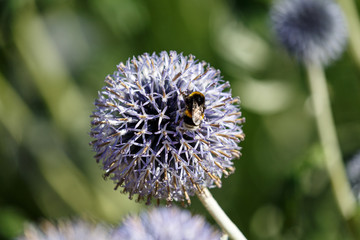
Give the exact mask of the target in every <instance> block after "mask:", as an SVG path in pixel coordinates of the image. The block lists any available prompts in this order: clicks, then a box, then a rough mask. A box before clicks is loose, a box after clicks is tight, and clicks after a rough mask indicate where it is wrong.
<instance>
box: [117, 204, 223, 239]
mask: <svg viewBox="0 0 360 240" xmlns="http://www.w3.org/2000/svg"><path fill="white" fill-rule="evenodd" d="M220 237H221V234H220V232H218V231H216V230H215V229H213V228H212V227H211V226H210V225H209V224H208V223H207V222H206V221H205V219H204V218H203V217H201V216H199V215H197V216H192V215H191V213H190V212H189V211H187V210H180V209H178V208H173V207H172V208H154V209H152V210H150V211H149V212H143V213H142V214H141V215H140V216H130V217H128V218H127V219H125V221H124V222H123V224H122V226H121V227H119V228H118V229H117V230H115V231H114V233H113V239H128V240H168V239H173V240H182V239H188V240H195V239H196V240H215V239H217V240H219V239H220Z"/></svg>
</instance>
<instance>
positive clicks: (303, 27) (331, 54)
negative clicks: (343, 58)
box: [271, 0, 347, 65]
mask: <svg viewBox="0 0 360 240" xmlns="http://www.w3.org/2000/svg"><path fill="white" fill-rule="evenodd" d="M271 20H272V25H273V28H274V31H275V33H276V35H277V38H278V40H279V41H280V43H281V44H282V45H283V46H284V47H285V49H286V50H287V51H288V52H289V53H290V54H291V55H293V56H294V57H295V58H297V59H298V60H299V61H301V62H311V63H316V64H320V65H327V64H328V63H329V62H331V61H332V60H335V59H337V58H338V57H339V56H340V55H341V53H342V52H343V49H344V46H345V43H346V39H347V30H346V23H345V18H344V16H343V13H342V11H341V9H340V7H339V6H338V5H337V4H336V3H335V2H333V1H332V0H282V1H278V2H277V3H276V4H275V5H274V6H273V8H272V11H271Z"/></svg>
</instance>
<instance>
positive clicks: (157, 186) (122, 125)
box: [91, 51, 244, 203]
mask: <svg viewBox="0 0 360 240" xmlns="http://www.w3.org/2000/svg"><path fill="white" fill-rule="evenodd" d="M117 69H118V70H117V71H115V72H114V74H113V75H109V76H107V77H106V79H105V82H106V84H107V86H106V87H104V88H103V89H102V91H101V92H100V93H99V96H98V99H97V100H96V101H95V107H96V108H95V110H94V111H93V114H92V117H93V121H92V122H91V124H92V128H91V136H92V137H93V138H95V140H94V141H92V143H91V144H92V145H93V148H94V150H95V151H96V153H97V154H96V156H95V158H96V159H97V161H98V162H101V163H102V165H103V169H104V171H105V176H106V177H107V176H109V177H110V178H111V179H112V180H113V181H114V182H115V183H116V187H115V189H116V188H117V187H119V186H121V187H122V188H123V192H127V193H129V196H130V198H131V197H132V196H133V195H134V194H138V200H142V199H147V202H148V203H149V202H150V200H151V199H152V198H156V199H159V200H160V199H166V200H167V201H172V200H175V201H184V200H186V201H187V202H188V203H190V198H189V196H191V195H194V193H195V192H197V191H201V189H202V188H203V187H214V186H215V185H217V186H220V185H221V180H220V178H221V177H222V175H223V174H224V175H228V174H229V173H231V172H233V171H234V168H233V162H232V160H233V159H234V158H238V157H240V151H239V150H240V148H239V146H238V143H239V142H240V140H241V139H243V137H244V135H243V132H242V129H241V126H240V125H239V124H240V123H241V122H242V121H243V120H244V119H243V118H241V112H240V110H239V106H238V105H237V104H236V103H237V102H238V100H239V99H238V98H233V97H232V96H231V92H230V90H228V89H229V87H230V85H229V83H228V82H224V81H223V80H222V78H221V76H220V72H219V71H218V70H215V69H214V68H212V67H210V66H209V65H208V64H206V63H204V62H198V61H197V60H195V58H194V57H193V56H192V55H190V56H187V57H186V56H183V55H182V54H177V53H176V52H174V51H172V52H170V53H169V54H168V53H167V52H161V53H160V55H156V54H155V53H154V54H152V55H149V54H146V53H145V54H143V55H141V56H138V57H137V58H135V57H133V58H132V59H129V60H128V61H127V62H126V64H123V63H120V64H119V65H118V66H117ZM194 92H197V93H196V94H195V95H194V94H192V93H194ZM191 94H192V96H202V95H203V96H204V97H205V102H204V103H203V104H201V103H200V101H199V102H198V101H197V100H196V99H195V98H192V100H193V101H194V102H192V101H190V103H189V96H190V95H191ZM186 99H187V103H185V100H186ZM189 104H192V107H190V108H189ZM192 114H193V116H197V117H198V119H196V120H198V123H199V124H195V122H197V121H194V122H193V123H192V124H193V126H194V128H193V129H189V128H188V127H186V124H184V118H185V117H188V119H187V120H188V121H190V123H191V121H192V120H191V115H192ZM189 117H190V118H189ZM189 119H190V120H189Z"/></svg>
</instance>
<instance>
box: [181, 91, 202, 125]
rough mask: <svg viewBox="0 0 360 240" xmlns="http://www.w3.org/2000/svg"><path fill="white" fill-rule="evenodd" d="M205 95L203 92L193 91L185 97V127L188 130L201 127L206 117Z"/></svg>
mask: <svg viewBox="0 0 360 240" xmlns="http://www.w3.org/2000/svg"><path fill="white" fill-rule="evenodd" d="M204 111H205V96H204V94H202V93H201V92H192V93H190V94H189V95H187V96H186V97H185V111H184V118H183V119H184V127H185V128H186V129H188V130H196V129H197V128H199V126H200V123H201V121H202V120H203V119H204Z"/></svg>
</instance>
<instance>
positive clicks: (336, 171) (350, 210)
mask: <svg viewBox="0 0 360 240" xmlns="http://www.w3.org/2000/svg"><path fill="white" fill-rule="evenodd" d="M306 69H307V73H308V78H309V84H310V88H311V95H312V103H313V108H314V113H315V119H316V124H317V128H318V132H319V136H320V141H321V145H322V148H323V151H324V155H325V166H326V169H327V172H328V174H329V178H330V182H331V186H332V189H333V192H334V195H335V199H336V202H337V204H338V206H339V209H340V212H341V214H342V216H343V217H344V219H346V220H350V219H351V218H353V217H354V216H355V214H356V201H355V197H354V195H353V194H352V192H351V188H350V185H349V182H348V180H347V177H346V173H345V168H344V164H343V161H342V156H341V151H340V146H339V142H338V138H337V135H336V130H335V125H334V121H333V118H332V113H331V106H330V100H329V94H328V91H327V85H326V79H325V73H324V70H323V68H322V67H321V66H320V65H317V64H312V63H308V64H307V65H306Z"/></svg>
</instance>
